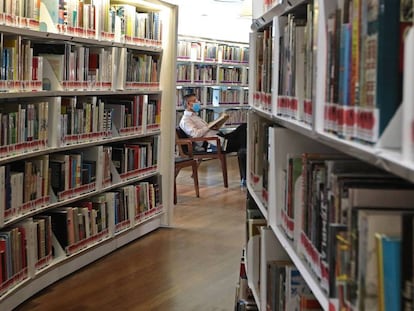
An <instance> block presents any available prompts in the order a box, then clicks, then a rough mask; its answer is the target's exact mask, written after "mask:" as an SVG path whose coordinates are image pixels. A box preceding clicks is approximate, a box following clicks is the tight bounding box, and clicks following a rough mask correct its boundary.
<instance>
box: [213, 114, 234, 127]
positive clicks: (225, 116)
mask: <svg viewBox="0 0 414 311" xmlns="http://www.w3.org/2000/svg"><path fill="white" fill-rule="evenodd" d="M229 117H230V116H229V115H228V114H227V113H225V112H224V113H222V114H221V115H220V116H219V117H218V118H217V119H215V120H213V121H211V122H210V123H208V128H210V129H219V128H220V127H222V126H223V125H224V123H226V121H227V119H228V118H229Z"/></svg>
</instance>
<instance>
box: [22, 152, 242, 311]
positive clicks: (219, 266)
mask: <svg viewBox="0 0 414 311" xmlns="http://www.w3.org/2000/svg"><path fill="white" fill-rule="evenodd" d="M217 162H218V161H216V160H215V161H208V162H204V163H202V164H201V165H200V168H199V180H200V198H196V197H195V193H194V187H193V181H192V179H191V173H190V171H189V170H187V169H185V170H182V172H180V175H179V176H178V179H177V180H178V204H177V205H176V206H175V207H174V211H173V212H174V223H173V226H172V227H171V228H162V229H158V230H156V231H155V232H152V233H150V234H148V235H147V236H145V237H142V238H141V239H139V240H137V241H135V242H132V243H130V244H128V245H126V246H124V247H123V248H121V249H120V250H118V251H116V252H114V253H112V254H109V255H107V256H105V257H104V258H102V259H100V260H98V261H96V262H95V263H94V264H92V265H90V266H88V267H86V268H84V269H82V270H80V271H77V272H76V273H74V274H72V275H70V276H68V277H66V278H65V279H63V280H60V281H58V282H57V283H55V284H54V285H52V286H49V287H48V288H46V289H45V290H43V291H42V292H40V293H39V294H38V295H36V296H34V297H32V298H31V299H30V300H28V301H27V302H25V303H24V304H22V305H21V306H19V307H18V308H17V309H16V311H17V310H18V311H25V310H31V311H36V310H42V311H47V310H60V311H65V310H67V311H71V310H82V311H87V310H100V311H103V310H137V311H139V310H143V311H144V310H145V311H149V310H163V311H187V310H188V311H192V310H194V311H195V310H197V311H204V310H205V311H229V310H233V309H234V295H235V286H236V283H237V280H238V272H239V262H240V255H241V251H242V248H243V246H244V242H245V241H244V236H245V235H244V232H245V222H244V219H245V198H246V191H245V189H243V188H240V185H239V183H240V178H239V173H238V167H237V158H236V157H234V156H229V157H228V166H229V167H228V169H229V188H228V189H225V188H224V187H223V179H222V176H221V171H220V169H219V167H218V165H217Z"/></svg>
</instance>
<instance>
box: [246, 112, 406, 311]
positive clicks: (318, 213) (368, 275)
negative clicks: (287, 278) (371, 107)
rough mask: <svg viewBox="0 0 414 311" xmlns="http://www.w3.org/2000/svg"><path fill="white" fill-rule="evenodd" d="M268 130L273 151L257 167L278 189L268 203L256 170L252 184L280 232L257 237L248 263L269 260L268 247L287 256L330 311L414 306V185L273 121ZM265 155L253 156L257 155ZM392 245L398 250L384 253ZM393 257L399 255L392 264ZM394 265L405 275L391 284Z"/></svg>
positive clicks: (259, 292)
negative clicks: (413, 287) (388, 305)
mask: <svg viewBox="0 0 414 311" xmlns="http://www.w3.org/2000/svg"><path fill="white" fill-rule="evenodd" d="M250 120H252V119H250ZM253 121H254V119H253ZM258 123H259V122H258ZM266 131H267V132H268V135H258V136H257V137H258V138H261V141H259V144H262V149H261V150H263V149H265V148H267V149H268V161H269V166H268V167H267V166H265V165H262V166H261V167H259V166H256V167H255V166H251V167H250V171H251V172H253V173H255V174H256V176H259V179H260V178H262V176H263V175H266V174H268V178H267V180H268V184H267V187H268V189H273V191H270V192H269V197H268V204H267V205H266V208H265V207H264V203H263V200H262V198H261V197H260V195H258V193H260V191H259V192H258V190H257V186H259V187H263V186H264V185H263V184H262V185H260V184H259V185H258V184H257V183H256V184H255V180H253V179H252V174H250V175H249V176H248V181H247V184H248V189H249V191H250V190H253V192H252V193H250V195H251V197H252V198H253V200H254V201H255V203H256V204H257V205H258V206H259V208H260V210H264V211H266V213H263V217H264V218H265V219H266V225H267V230H269V231H270V232H271V233H272V234H273V235H274V237H272V238H270V239H269V238H268V237H266V236H265V235H263V234H262V235H261V236H260V242H259V241H255V239H256V240H257V238H256V237H254V239H252V242H250V243H251V244H252V245H251V246H252V247H251V250H250V251H249V248H248V250H247V253H248V254H249V255H251V256H250V257H248V267H251V265H250V264H253V265H259V266H260V267H262V266H263V265H265V264H266V261H267V260H268V259H269V258H271V256H270V257H269V256H267V255H265V252H269V253H270V252H272V251H278V252H281V253H285V254H286V255H287V256H288V257H289V260H290V261H292V262H293V264H294V265H295V267H296V269H298V271H299V272H300V273H301V275H302V277H303V279H304V280H305V282H306V283H307V285H308V286H309V288H310V289H311V291H312V293H313V295H314V296H315V298H316V299H317V300H318V301H319V303H320V305H321V307H322V309H324V310H374V309H377V307H379V306H381V305H386V304H391V305H393V307H392V308H391V309H392V310H399V309H400V306H403V305H406V304H408V305H409V304H412V301H413V295H412V291H411V290H410V288H412V287H411V284H412V282H413V280H414V274H413V271H412V263H413V258H412V257H413V255H412V253H413V248H412V236H413V235H412V233H413V229H412V228H413V225H412V219H413V215H414V209H413V206H412V202H413V200H414V184H412V183H411V182H410V181H409V180H405V179H402V178H401V177H399V176H397V175H395V174H392V173H391V172H387V171H385V170H383V169H382V168H380V167H381V166H380V165H379V166H380V167H377V166H375V165H371V163H368V162H364V161H361V160H359V159H358V157H352V156H349V155H346V154H344V153H341V150H336V149H335V146H332V147H330V146H327V145H324V144H322V143H320V142H318V141H315V140H313V139H312V138H310V137H308V136H306V135H302V134H299V133H297V132H295V131H292V130H290V129H286V128H283V127H279V126H278V125H276V124H274V125H273V126H269V127H268V128H267V129H266ZM265 138H266V139H265ZM263 146H265V147H263ZM251 150H255V149H250V151H251ZM262 153H263V152H262V151H260V153H259V154H257V153H256V154H254V155H251V156H253V157H256V160H258V158H260V156H261V155H262ZM254 162H255V160H253V161H252V160H251V159H250V162H249V163H254ZM374 164H375V163H374ZM248 168H249V167H248ZM265 170H267V171H265ZM398 175H399V174H398ZM249 177H250V180H249ZM263 230H264V229H262V231H263ZM264 239H268V241H271V242H269V243H267V242H264V241H263V240H264ZM388 246H390V249H392V250H393V252H391V251H389V252H386V253H384V248H387V247H388ZM266 248H269V249H268V250H266ZM398 249H401V250H402V251H398ZM384 256H385V257H386V258H384ZM389 257H392V258H396V259H394V260H392V262H393V264H394V265H393V266H391V267H389V266H388V265H389ZM384 259H385V260H384ZM249 260H250V262H251V263H250V264H249ZM386 266H387V267H389V268H386ZM255 269H256V270H257V269H259V268H257V267H256V268H254V267H253V268H250V269H248V271H249V273H252V280H253V281H254V282H253V283H251V286H252V287H253V288H255V289H256V295H255V298H256V299H260V305H261V306H262V307H263V301H265V300H264V299H265V298H264V297H263V295H264V294H263V288H266V287H263V286H264V285H263V282H264V281H263V280H264V279H263V278H262V277H261V276H260V277H259V276H258V274H257V273H256V274H255V273H254V271H256V270H255ZM262 269H263V268H260V270H261V271H262ZM391 269H394V271H397V272H398V271H399V272H400V276H398V273H397V274H394V275H392V277H394V282H395V284H396V285H395V286H394V287H393V288H391V289H390V288H388V287H386V286H385V285H386V284H387V282H389V281H387V280H388V279H389V277H390V275H389V274H388V273H385V272H386V271H390V270H391ZM401 278H403V280H401ZM395 279H396V280H395ZM258 280H260V281H258ZM398 280H399V281H398ZM258 284H260V286H258Z"/></svg>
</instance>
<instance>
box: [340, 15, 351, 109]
mask: <svg viewBox="0 0 414 311" xmlns="http://www.w3.org/2000/svg"><path fill="white" fill-rule="evenodd" d="M351 35H352V25H351V24H350V23H347V24H343V25H342V27H341V42H340V60H339V61H340V63H339V102H340V104H341V105H343V106H349V82H350V72H351V44H352V43H351V41H352V40H351Z"/></svg>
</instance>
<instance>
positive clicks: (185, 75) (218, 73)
mask: <svg viewBox="0 0 414 311" xmlns="http://www.w3.org/2000/svg"><path fill="white" fill-rule="evenodd" d="M247 75H248V72H247V69H245V68H242V67H231V68H230V67H229V68H227V67H217V66H216V65H200V64H177V71H176V77H177V83H195V84H198V83H204V84H215V83H216V84H236V85H241V84H243V85H246V84H247V83H248V78H247Z"/></svg>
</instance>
